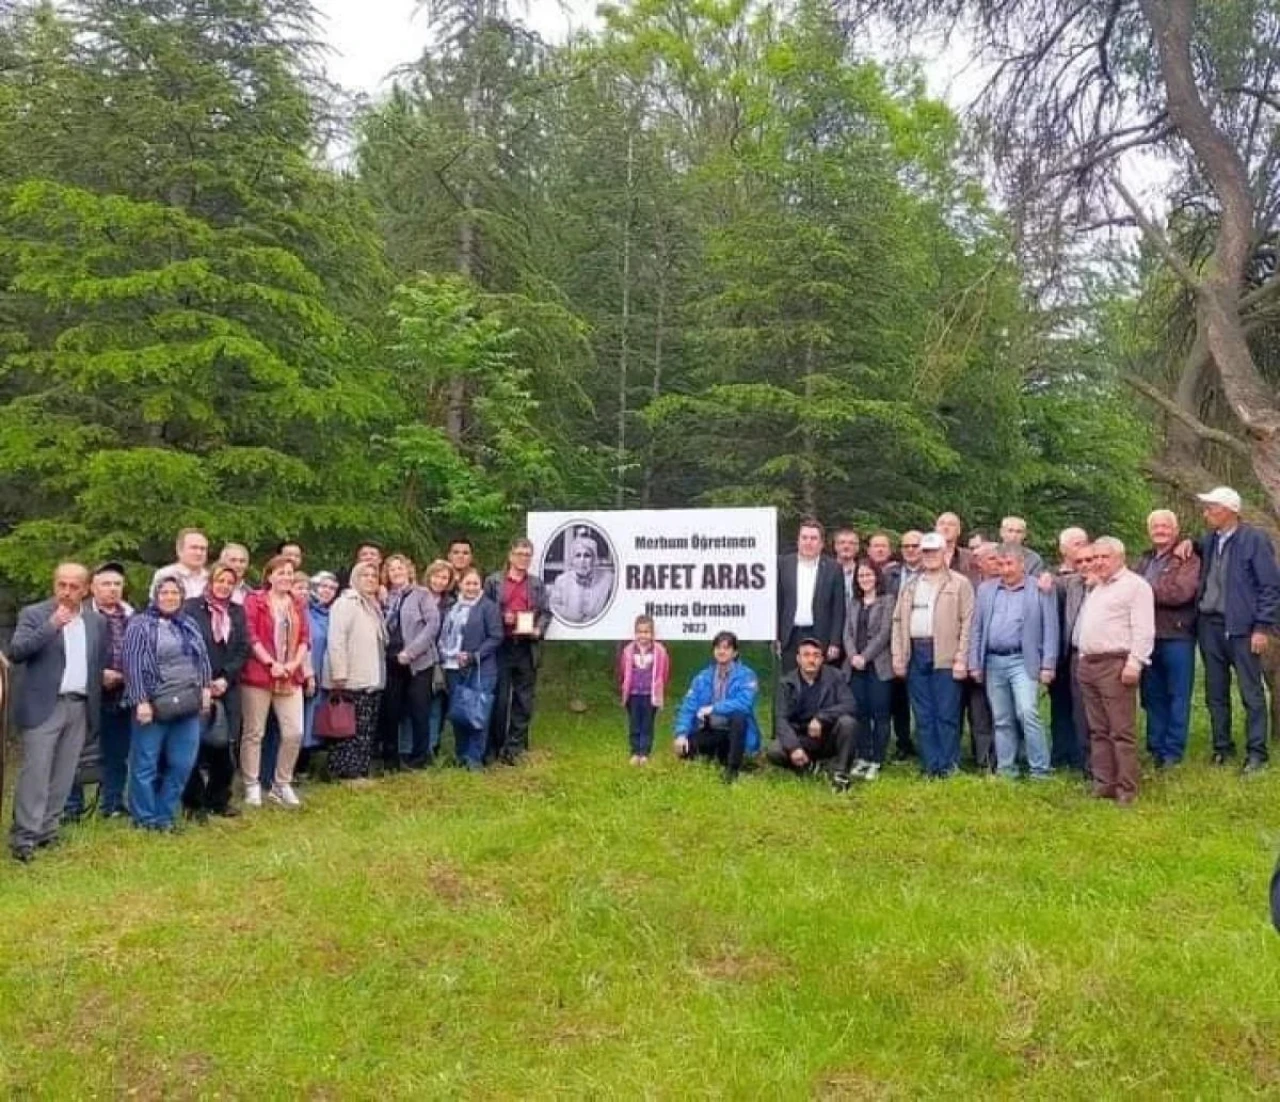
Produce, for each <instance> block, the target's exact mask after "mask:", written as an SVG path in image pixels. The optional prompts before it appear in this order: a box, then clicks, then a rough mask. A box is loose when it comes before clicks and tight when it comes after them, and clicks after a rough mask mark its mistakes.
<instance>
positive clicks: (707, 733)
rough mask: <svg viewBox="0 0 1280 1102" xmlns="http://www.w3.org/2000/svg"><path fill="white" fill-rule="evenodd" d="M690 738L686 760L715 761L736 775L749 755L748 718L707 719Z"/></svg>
mask: <svg viewBox="0 0 1280 1102" xmlns="http://www.w3.org/2000/svg"><path fill="white" fill-rule="evenodd" d="M688 737H689V749H688V750H686V751H685V755H684V756H685V757H686V758H714V759H715V760H716V761H718V762H719V763H720V764H721V765H723V766H724V767H725V769H726V770H727V771H728V772H730V773H737V772H738V771H739V770H740V769H741V768H742V759H743V758H744V757H745V756H746V752H747V717H746V716H727V717H726V716H708V717H707V718H706V719H704V720H702V721H701V722H700V723H699V724H698V726H697V727H695V728H694V729H693V731H691V732H690V734H689V736H688Z"/></svg>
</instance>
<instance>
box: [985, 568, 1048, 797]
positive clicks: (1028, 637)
mask: <svg viewBox="0 0 1280 1102" xmlns="http://www.w3.org/2000/svg"><path fill="white" fill-rule="evenodd" d="M997 554H998V556H999V561H1000V577H999V578H998V579H997V578H992V579H990V580H989V581H985V582H983V583H982V585H981V586H979V587H978V596H977V601H976V603H975V605H974V611H973V630H972V632H971V633H970V635H969V677H970V678H972V679H973V681H974V682H975V683H977V684H985V686H986V692H987V698H988V699H989V700H990V701H991V714H992V716H993V718H994V721H995V743H996V772H997V773H999V774H1000V775H1001V776H1002V777H1010V778H1012V777H1016V776H1017V775H1018V727H1019V726H1021V728H1022V734H1023V738H1024V739H1025V740H1026V746H1027V765H1028V766H1029V767H1030V769H1031V776H1032V778H1033V779H1042V778H1047V777H1049V776H1051V775H1052V772H1053V770H1052V768H1051V767H1050V763H1049V743H1048V740H1047V739H1046V738H1045V734H1044V725H1043V724H1042V723H1041V721H1040V704H1039V701H1040V686H1041V685H1042V684H1043V685H1051V684H1052V683H1053V677H1054V673H1055V671H1056V670H1057V665H1058V605H1057V601H1056V600H1055V599H1054V596H1053V594H1051V593H1043V592H1041V591H1040V589H1039V588H1038V587H1037V585H1036V583H1035V582H1034V581H1032V580H1031V579H1029V578H1028V577H1027V564H1026V553H1025V551H1024V550H1023V548H1022V545H1021V544H1017V543H1006V544H1002V545H1001V546H1000V548H999V550H998V552H997Z"/></svg>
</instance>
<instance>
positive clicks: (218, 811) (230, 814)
mask: <svg viewBox="0 0 1280 1102" xmlns="http://www.w3.org/2000/svg"><path fill="white" fill-rule="evenodd" d="M213 814H214V815H216V816H218V818H219V819H238V818H239V817H240V809H239V808H238V807H233V806H232V805H231V804H227V806H226V807H215V808H214V809H213Z"/></svg>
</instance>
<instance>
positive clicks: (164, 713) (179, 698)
mask: <svg viewBox="0 0 1280 1102" xmlns="http://www.w3.org/2000/svg"><path fill="white" fill-rule="evenodd" d="M201 703H203V701H202V694H201V691H200V686H199V685H193V684H191V683H188V684H186V685H161V686H160V688H158V689H157V690H156V695H155V699H154V700H152V701H151V711H152V713H153V714H154V715H155V717H156V720H157V721H158V722H160V723H169V722H171V721H172V720H175V719H186V718H187V717H188V716H193V715H196V714H197V713H198V712H199V711H200V705H201Z"/></svg>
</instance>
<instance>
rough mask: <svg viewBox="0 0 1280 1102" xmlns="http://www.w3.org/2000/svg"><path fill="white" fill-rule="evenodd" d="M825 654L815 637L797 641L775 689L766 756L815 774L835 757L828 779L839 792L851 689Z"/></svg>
mask: <svg viewBox="0 0 1280 1102" xmlns="http://www.w3.org/2000/svg"><path fill="white" fill-rule="evenodd" d="M826 657H827V655H826V648H825V647H824V646H823V644H822V642H821V640H818V639H814V638H807V639H802V640H801V641H800V645H799V646H798V647H797V648H796V668H795V669H794V670H792V671H791V672H790V673H789V674H787V676H786V677H784V678H783V679H782V684H781V685H780V686H779V687H778V699H777V703H776V706H775V714H774V738H773V741H772V742H771V743H769V748H768V750H767V751H766V755H767V757H768V758H769V761H770V762H772V763H773V764H774V765H777V766H780V767H781V768H783V769H790V770H793V771H794V772H797V773H805V772H817V770H818V765H819V763H820V762H823V761H827V760H830V759H835V761H834V765H835V768H834V770H833V780H834V783H835V787H836V789H837V790H838V791H842V792H843V791H845V790H846V789H848V787H849V769H850V767H851V765H852V763H853V755H854V749H855V747H854V730H855V724H854V721H853V712H854V702H853V692H852V690H851V689H850V688H849V682H848V680H847V679H846V677H845V675H844V674H843V673H842V672H841V671H839V670H837V669H836V668H835V667H833V666H828V665H825V664H824V663H825V660H826Z"/></svg>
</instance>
